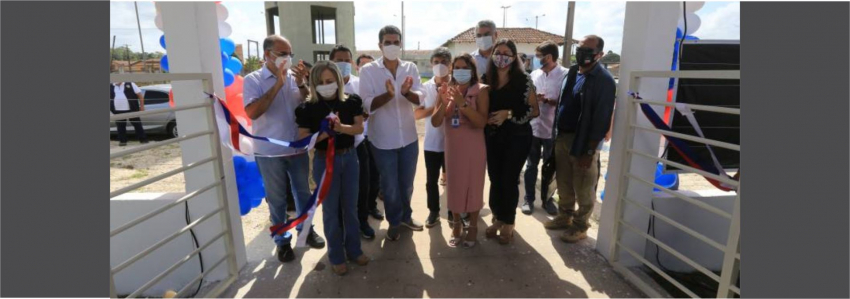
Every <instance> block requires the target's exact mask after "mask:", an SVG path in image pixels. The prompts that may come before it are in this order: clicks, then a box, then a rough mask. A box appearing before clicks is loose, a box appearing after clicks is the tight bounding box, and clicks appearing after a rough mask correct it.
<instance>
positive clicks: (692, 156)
mask: <svg viewBox="0 0 850 299" xmlns="http://www.w3.org/2000/svg"><path fill="white" fill-rule="evenodd" d="M629 95H630V96H631V97H632V98H634V99H637V100H642V98H641V97H640V96H639V95H638V94H636V93H634V92H629ZM682 106H683V105H682ZM640 110H641V111H642V112H643V115H644V116H646V118H647V119H648V120H649V122H650V123H652V125H653V126H654V127H655V128H656V129H659V130H662V131H667V132H673V129H672V128H670V126H668V125H667V124H666V123H664V120H662V119H661V117H659V116H658V114H657V113H655V110H653V109H652V107H650V106H649V104H646V103H640ZM688 111H690V109H688V110H686V111H685V112H688ZM685 117H689V116H688V115H685ZM690 117H693V115H692V113H691V115H690ZM690 117H689V118H690ZM689 121H690V119H689ZM695 122H696V120H695V119H694V120H693V121H692V122H691V124H694V123H695ZM696 130H697V131H698V132H699V135H700V137H703V134H702V131H701V130H700V129H699V128H698V127H697V128H696ZM662 135H663V136H664V138H666V139H667V141H669V142H670V145H671V146H672V147H673V149H674V150H675V151H676V152H678V153H679V156H682V158H683V159H685V162H687V163H688V165H689V166H691V167H693V168H696V169H699V170H702V171H705V172H708V173H712V174H716V175H719V176H725V177H727V178H729V179H730V180H734V181H737V179H735V178H733V177H730V176H729V175H728V174H726V172H725V171H723V167H722V166H720V163H719V162H717V159H716V158H715V157H712V159H713V160H714V163H713V164H708V163H705V162H704V159H699V158H698V155H697V154H696V153H694V152H693V151H692V150H691V148H690V146H688V144H687V143H686V142H685V141H684V140H682V139H681V138H677V137H674V136H670V135H667V134H662ZM703 138H704V137H703ZM706 146H708V145H706ZM709 152H710V153H711V154H712V156H714V151H712V150H711V147H709ZM705 179H706V180H708V182H709V183H711V184H712V185H714V186H715V187H717V188H718V189H720V190H723V191H734V190H735V189H734V188H733V187H732V186H729V185H727V184H724V183H722V182H720V181H718V180H716V179H713V178H709V177H705Z"/></svg>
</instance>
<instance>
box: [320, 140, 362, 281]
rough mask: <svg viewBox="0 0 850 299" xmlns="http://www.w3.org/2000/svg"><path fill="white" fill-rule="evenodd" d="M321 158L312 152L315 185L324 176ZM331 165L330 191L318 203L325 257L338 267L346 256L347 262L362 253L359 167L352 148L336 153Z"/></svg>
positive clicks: (323, 159) (323, 160)
mask: <svg viewBox="0 0 850 299" xmlns="http://www.w3.org/2000/svg"><path fill="white" fill-rule="evenodd" d="M325 159H326V156H325V152H323V151H316V155H315V157H313V180H315V181H316V182H317V183H321V181H322V175H323V174H324V173H325V163H326V161H325ZM333 163H334V165H333V167H334V169H333V178H332V180H331V186H330V190H329V192H328V196H327V197H326V198H325V201H323V202H322V220H323V221H324V224H325V237H327V238H328V258H329V259H330V261H331V264H333V265H339V264H342V263H345V256H346V254H347V255H348V257H349V258H350V259H356V258H357V257H359V256H360V255H362V254H363V251H362V250H361V249H360V221H359V220H358V218H357V198H358V193H359V189H360V188H359V187H360V186H359V185H360V182H359V180H360V167H359V166H358V165H359V162H358V161H357V152H356V151H355V150H354V149H353V148H352V149H350V150H349V151H348V152H346V153H343V154H340V153H337V154H336V155H335V157H334V162H333ZM340 214H342V215H340ZM340 219H342V223H340ZM343 226H344V227H343Z"/></svg>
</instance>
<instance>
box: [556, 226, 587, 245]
mask: <svg viewBox="0 0 850 299" xmlns="http://www.w3.org/2000/svg"><path fill="white" fill-rule="evenodd" d="M560 238H561V241H564V242H567V243H575V242H578V241H581V240H584V239H585V238H587V231H580V230H579V229H577V228H570V229H568V230H567V231H565V232H564V233H563V234H561V237H560Z"/></svg>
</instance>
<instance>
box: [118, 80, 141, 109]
mask: <svg viewBox="0 0 850 299" xmlns="http://www.w3.org/2000/svg"><path fill="white" fill-rule="evenodd" d="M124 83H125V82H118V83H113V84H112V90H113V91H115V98H114V99H113V102H114V103H115V110H116V111H129V110H130V101H128V100H127V95H125V94H124V86H125V85H124ZM130 85H132V86H133V93H142V90H141V89H139V86H137V85H136V83H133V82H130Z"/></svg>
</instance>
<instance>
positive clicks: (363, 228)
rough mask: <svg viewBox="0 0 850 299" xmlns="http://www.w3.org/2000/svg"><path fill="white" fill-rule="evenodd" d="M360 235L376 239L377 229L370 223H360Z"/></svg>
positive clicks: (364, 237)
mask: <svg viewBox="0 0 850 299" xmlns="http://www.w3.org/2000/svg"><path fill="white" fill-rule="evenodd" d="M360 236H361V237H363V239H370V240H371V239H374V238H375V230H374V229H372V226H370V225H369V223H360Z"/></svg>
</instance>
